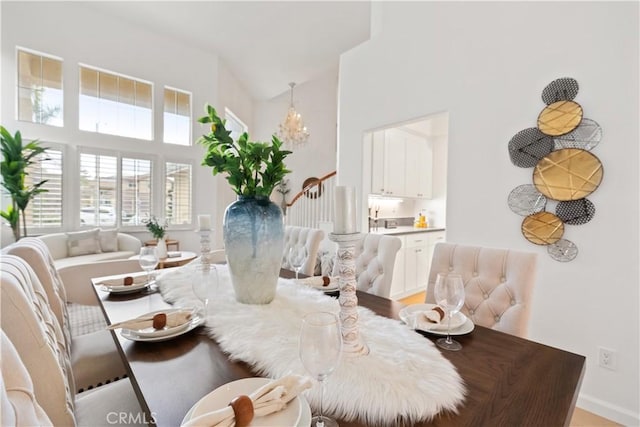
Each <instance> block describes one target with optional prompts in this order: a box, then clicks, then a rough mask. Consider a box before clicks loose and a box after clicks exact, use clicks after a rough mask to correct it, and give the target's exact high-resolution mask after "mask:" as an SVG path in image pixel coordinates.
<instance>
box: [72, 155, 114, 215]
mask: <svg viewBox="0 0 640 427" xmlns="http://www.w3.org/2000/svg"><path fill="white" fill-rule="evenodd" d="M117 175H118V158H117V157H116V156H109V155H99V154H90V153H81V154H80V225H96V226H97V225H99V226H115V225H116V221H117V217H116V206H117V200H116V195H117Z"/></svg>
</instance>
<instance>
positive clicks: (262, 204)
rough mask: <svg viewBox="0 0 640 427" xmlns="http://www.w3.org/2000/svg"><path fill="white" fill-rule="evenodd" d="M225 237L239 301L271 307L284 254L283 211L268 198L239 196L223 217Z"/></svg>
mask: <svg viewBox="0 0 640 427" xmlns="http://www.w3.org/2000/svg"><path fill="white" fill-rule="evenodd" d="M222 236H223V239H224V248H225V251H226V255H227V262H228V265H229V273H230V276H231V283H232V284H233V289H234V291H235V293H236V300H238V301H239V302H241V303H245V304H269V303H270V302H271V301H272V300H273V298H274V297H275V296H276V287H277V285H278V276H279V275H280V266H281V263H282V251H283V250H284V220H283V216H282V210H281V209H280V207H279V206H278V205H276V204H275V203H273V202H272V201H271V200H269V198H268V197H265V196H255V197H252V196H238V200H236V201H235V202H233V203H231V204H230V205H229V206H228V207H227V209H226V211H225V213H224V220H223V222H222Z"/></svg>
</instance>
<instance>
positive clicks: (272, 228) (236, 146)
mask: <svg viewBox="0 0 640 427" xmlns="http://www.w3.org/2000/svg"><path fill="white" fill-rule="evenodd" d="M205 112H206V116H204V117H201V118H200V119H198V121H199V122H200V123H202V124H206V125H209V126H210V132H209V133H207V134H205V135H202V137H200V138H199V139H198V141H197V142H198V144H201V145H203V146H204V147H205V148H206V153H205V156H204V159H203V161H202V165H203V166H209V167H211V168H212V173H213V175H217V174H226V179H227V182H228V183H229V184H230V185H231V188H232V189H233V191H234V192H235V193H236V194H237V195H238V200H236V201H235V202H233V203H232V204H230V205H229V206H228V207H227V209H226V211H225V214H224V219H223V223H222V236H223V240H224V245H225V251H226V255H227V260H228V266H229V273H230V276H231V282H232V284H233V287H234V291H235V294H236V299H237V300H238V301H240V302H243V303H248V304H268V303H269V302H271V301H272V300H273V298H274V297H275V291H276V286H277V282H278V276H279V273H280V265H281V263H282V251H283V249H284V221H283V213H282V209H280V207H279V206H278V205H277V204H275V203H273V202H272V201H271V200H270V199H269V196H270V195H271V193H272V192H273V190H274V188H276V186H278V185H279V184H280V183H281V182H282V180H283V179H284V177H285V176H286V175H287V174H288V173H290V172H291V171H290V170H288V169H287V168H286V165H285V163H284V159H285V158H286V157H287V156H288V155H289V154H291V151H288V150H284V149H282V141H280V140H279V139H278V137H276V136H275V135H274V136H273V137H272V139H271V142H270V143H267V142H255V141H250V140H249V135H248V134H247V133H246V132H245V133H243V134H242V135H240V136H239V137H238V139H237V140H236V141H234V140H233V138H232V137H231V131H229V130H227V128H226V127H225V120H223V119H222V118H221V117H220V116H218V114H217V112H216V110H215V108H213V107H212V106H210V105H206V106H205Z"/></svg>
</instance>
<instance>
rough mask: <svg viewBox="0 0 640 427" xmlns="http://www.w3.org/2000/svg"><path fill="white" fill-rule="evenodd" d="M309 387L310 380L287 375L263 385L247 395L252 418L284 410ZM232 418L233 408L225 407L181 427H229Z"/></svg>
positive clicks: (231, 423) (232, 423)
mask: <svg viewBox="0 0 640 427" xmlns="http://www.w3.org/2000/svg"><path fill="white" fill-rule="evenodd" d="M311 385H312V383H311V378H309V377H305V376H302V375H287V376H286V377H282V378H280V379H278V380H273V381H271V382H270V383H268V384H265V385H263V386H262V387H260V388H259V389H257V390H256V391H254V392H253V393H251V394H250V395H249V397H250V398H251V400H252V401H253V412H254V418H255V417H264V416H265V415H269V414H272V413H274V412H278V411H280V410H282V409H284V407H285V406H286V405H287V403H288V402H290V401H291V400H293V399H295V398H296V396H298V395H299V394H300V393H302V392H303V391H304V390H306V389H308V388H311ZM234 418H235V416H234V413H233V408H232V407H231V406H226V407H224V408H222V409H218V410H216V411H212V412H207V413H206V414H202V415H200V416H198V417H196V418H193V419H191V420H189V421H188V422H187V423H185V424H183V425H182V427H196V426H212V427H231V426H233V425H234V424H235V419H234Z"/></svg>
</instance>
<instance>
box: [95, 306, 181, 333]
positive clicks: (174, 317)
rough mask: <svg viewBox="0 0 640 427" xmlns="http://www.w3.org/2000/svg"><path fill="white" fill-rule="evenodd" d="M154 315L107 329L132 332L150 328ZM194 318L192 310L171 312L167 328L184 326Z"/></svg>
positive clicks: (146, 315)
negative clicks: (120, 329)
mask: <svg viewBox="0 0 640 427" xmlns="http://www.w3.org/2000/svg"><path fill="white" fill-rule="evenodd" d="M158 313H160V312H156V313H154V314H158ZM154 314H145V315H143V316H140V317H136V318H135V319H129V320H125V321H124V322H118V323H114V324H113V325H110V326H108V327H107V329H116V328H123V329H130V330H132V331H135V330H140V329H146V328H150V327H152V326H153V316H154ZM192 316H193V311H192V310H189V311H184V310H178V311H172V312H169V313H167V324H166V327H168V328H175V327H176V326H180V325H184V324H185V323H187V322H188V321H190V320H191V317H192Z"/></svg>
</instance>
